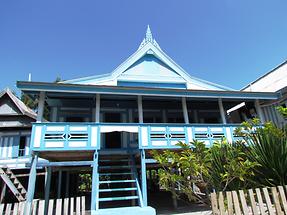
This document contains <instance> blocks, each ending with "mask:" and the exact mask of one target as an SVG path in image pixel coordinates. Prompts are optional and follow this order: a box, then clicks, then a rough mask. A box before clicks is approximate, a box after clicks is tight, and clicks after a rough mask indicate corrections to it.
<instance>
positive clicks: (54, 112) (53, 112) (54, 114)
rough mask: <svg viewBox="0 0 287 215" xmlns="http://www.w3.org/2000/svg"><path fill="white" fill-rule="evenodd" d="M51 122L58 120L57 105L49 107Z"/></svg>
mask: <svg viewBox="0 0 287 215" xmlns="http://www.w3.org/2000/svg"><path fill="white" fill-rule="evenodd" d="M50 120H51V122H57V121H58V107H52V108H51V117H50Z"/></svg>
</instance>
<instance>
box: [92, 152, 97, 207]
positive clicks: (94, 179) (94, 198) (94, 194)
mask: <svg viewBox="0 0 287 215" xmlns="http://www.w3.org/2000/svg"><path fill="white" fill-rule="evenodd" d="M98 157H99V155H98V152H97V151H95V153H94V160H93V173H92V193H91V195H92V196H91V210H98V209H99V202H98V199H99V173H98V159H99V158H98Z"/></svg>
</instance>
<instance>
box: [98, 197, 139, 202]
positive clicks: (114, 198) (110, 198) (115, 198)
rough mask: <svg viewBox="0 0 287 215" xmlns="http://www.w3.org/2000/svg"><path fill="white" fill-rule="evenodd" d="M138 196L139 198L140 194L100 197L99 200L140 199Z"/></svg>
mask: <svg viewBox="0 0 287 215" xmlns="http://www.w3.org/2000/svg"><path fill="white" fill-rule="evenodd" d="M138 198H139V197H138V196H120V197H109V198H99V202H107V201H121V200H131V199H138Z"/></svg>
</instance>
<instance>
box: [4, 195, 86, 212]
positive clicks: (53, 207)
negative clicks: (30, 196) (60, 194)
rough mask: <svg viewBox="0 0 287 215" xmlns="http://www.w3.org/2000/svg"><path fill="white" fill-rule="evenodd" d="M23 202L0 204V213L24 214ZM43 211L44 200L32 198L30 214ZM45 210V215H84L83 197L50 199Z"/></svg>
mask: <svg viewBox="0 0 287 215" xmlns="http://www.w3.org/2000/svg"><path fill="white" fill-rule="evenodd" d="M25 204H26V203H25V202H19V203H13V204H12V203H10V204H9V203H8V204H0V215H24V208H25ZM44 211H45V200H34V201H33V203H32V213H31V214H33V215H44ZM47 211H48V213H47V215H62V214H63V215H69V214H70V215H84V214H85V213H86V210H85V197H84V196H82V197H75V198H74V197H72V198H65V199H50V200H49V203H48V207H47ZM25 215H26V214H25Z"/></svg>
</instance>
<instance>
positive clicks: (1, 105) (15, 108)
mask: <svg viewBox="0 0 287 215" xmlns="http://www.w3.org/2000/svg"><path fill="white" fill-rule="evenodd" d="M0 115H26V116H28V117H30V118H32V119H36V116H37V115H36V113H35V112H34V111H32V110H31V109H30V108H28V107H27V106H26V105H25V104H24V103H23V102H22V101H21V100H20V99H19V98H17V97H16V96H15V95H14V94H13V93H12V91H11V90H10V89H9V88H7V89H5V90H3V91H2V92H1V93H0Z"/></svg>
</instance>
